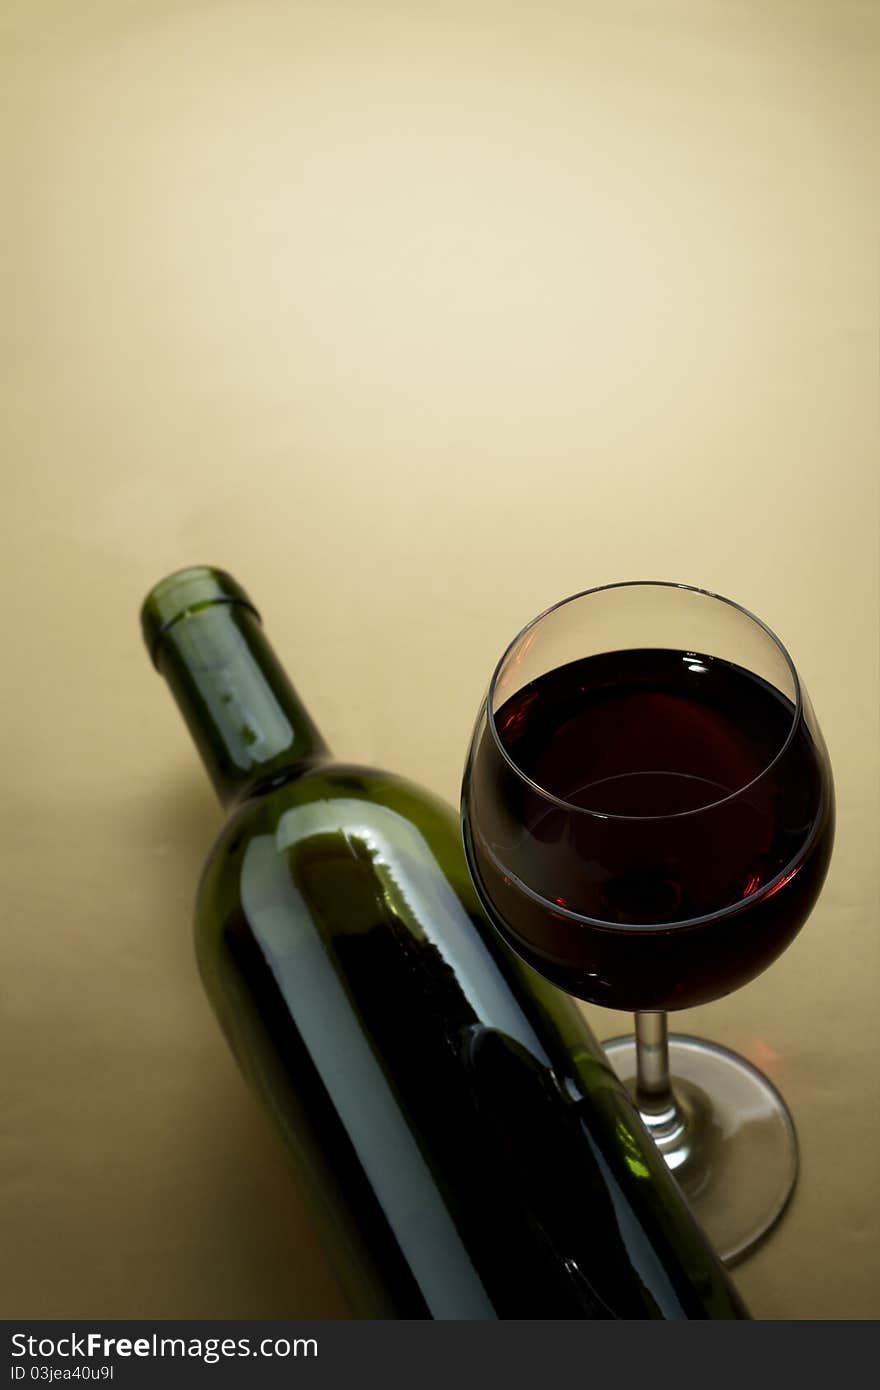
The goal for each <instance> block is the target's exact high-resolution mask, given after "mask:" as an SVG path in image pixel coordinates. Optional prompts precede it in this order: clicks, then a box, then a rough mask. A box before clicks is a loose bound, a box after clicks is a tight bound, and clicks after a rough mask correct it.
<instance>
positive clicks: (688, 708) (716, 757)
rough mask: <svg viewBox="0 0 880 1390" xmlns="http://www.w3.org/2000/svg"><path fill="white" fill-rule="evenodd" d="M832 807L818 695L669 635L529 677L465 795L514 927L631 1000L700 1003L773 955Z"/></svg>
mask: <svg viewBox="0 0 880 1390" xmlns="http://www.w3.org/2000/svg"><path fill="white" fill-rule="evenodd" d="M511 764H512V765H514V766H511ZM514 767H515V768H516V769H518V770H519V773H520V774H524V775H525V776H524V777H523V776H522V775H518V774H517V772H515V771H514ZM526 779H528V780H526ZM833 824H834V808H833V792H832V787H831V780H830V776H829V773H828V765H827V757H826V755H825V754H824V750H823V749H821V748H820V747H819V746H817V743H816V742H815V740H814V738H813V735H812V734H811V733H810V731H809V729H808V727H807V723H806V721H805V719H804V718H803V711H799V710H796V709H795V707H794V705H793V704H792V702H791V701H790V700H788V699H787V698H786V697H785V696H784V695H782V694H781V693H780V692H779V691H778V690H777V689H775V687H773V686H771V685H769V684H768V683H767V682H766V681H764V680H762V679H761V678H759V677H758V676H756V675H753V674H751V673H750V672H748V671H746V670H744V669H743V668H741V667H739V666H735V665H733V664H731V663H730V662H727V661H722V660H719V659H717V658H711V657H705V656H697V655H695V654H694V653H684V652H676V651H666V650H635V651H619V652H610V653H603V654H602V655H598V656H589V657H585V658H583V659H581V660H579V661H575V662H572V663H570V664H569V665H566V666H562V667H559V668H558V669H556V670H552V671H549V672H548V673H546V674H545V675H542V676H540V677H539V678H538V679H536V680H534V681H532V682H530V683H529V684H528V685H526V686H524V687H523V688H522V689H521V690H519V691H517V693H516V694H515V695H513V696H511V698H510V699H509V700H507V702H506V703H505V704H504V705H503V706H502V707H501V708H500V709H499V710H498V711H497V712H496V714H495V729H494V736H493V731H492V730H490V729H489V727H488V725H485V726H484V729H483V733H482V738H481V740H480V743H479V747H478V748H477V751H476V756H475V758H474V765H473V772H472V777H471V781H470V785H469V786H467V787H466V791H465V801H464V825H465V837H466V842H467V845H468V850H469V857H470V860H471V865H472V869H473V871H474V875H475V879H476V881H477V884H478V887H479V889H480V893H481V896H482V897H483V899H484V904H485V906H487V908H488V909H489V911H490V912H491V915H492V917H493V920H494V921H495V924H496V926H497V927H498V928H499V929H500V930H501V932H502V934H503V935H504V936H505V937H506V938H507V940H508V942H509V943H510V944H511V945H512V946H514V947H515V949H516V950H517V951H518V952H519V953H520V954H521V955H522V956H523V957H524V958H525V959H526V960H527V961H529V962H530V963H531V964H532V965H534V966H535V967H536V968H537V969H538V970H540V971H541V972H542V973H543V974H545V975H546V976H548V977H549V978H550V979H552V980H554V981H555V982H556V983H557V984H559V985H561V986H562V987H563V988H565V989H566V990H568V991H569V992H571V993H573V994H575V995H578V996H579V997H580V998H583V999H587V1000H590V1001H592V1002H593V1003H597V1004H604V1005H607V1006H608V1007H611V1008H626V1009H661V1008H662V1009H680V1008H688V1007H690V1006H692V1005H694V1004H700V1003H704V1002H706V1001H707V1000H709V999H714V998H718V997H720V996H721V995H723V994H727V993H729V992H730V991H732V990H734V989H737V988H738V987H739V986H740V985H742V984H744V983H746V982H747V981H748V980H750V979H752V978H753V977H754V976H755V975H757V974H759V973H760V972H761V971H762V970H764V969H765V968H766V967H767V966H768V965H769V964H770V963H771V961H773V960H774V959H775V958H776V957H777V956H778V955H779V954H780V952H781V951H783V950H784V949H785V947H786V946H787V945H788V944H789V943H790V941H791V940H792V938H793V937H794V935H795V934H796V932H797V931H798V930H799V928H800V927H801V925H802V924H803V922H804V921H805V919H806V917H807V915H808V914H809V911H810V909H811V908H812V906H813V903H814V902H815V899H816V896H817V894H818V892H819V889H820V887H821V885H822V881H823V879H824V877H825V872H826V869H827V867H828V861H829V858H830V854H831V844H832V838H833ZM584 918H586V919H589V920H587V921H584V920H583V919H584Z"/></svg>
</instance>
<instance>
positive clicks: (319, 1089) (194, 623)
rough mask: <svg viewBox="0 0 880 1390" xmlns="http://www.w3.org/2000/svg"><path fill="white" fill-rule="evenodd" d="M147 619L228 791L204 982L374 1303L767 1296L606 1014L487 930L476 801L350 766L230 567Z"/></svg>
mask: <svg viewBox="0 0 880 1390" xmlns="http://www.w3.org/2000/svg"><path fill="white" fill-rule="evenodd" d="M142 623H143V631H144V636H145V639H146V642H147V646H148V648H149V650H150V653H151V655H152V657H153V660H154V662H155V664H156V666H157V667H158V669H159V670H160V672H161V673H162V675H163V676H164V677H165V679H166V680H167V681H168V684H169V685H170V687H171V690H172V693H173V695H174V697H175V699H176V701H177V703H178V705H179V706H180V709H181V711H182V713H183V716H184V718H185V719H186V721H187V724H188V725H189V728H190V730H191V732H192V735H193V738H194V739H195V742H196V744H197V746H198V748H199V751H200V753H201V755H202V758H203V760H204V762H205V764H206V767H207V769H208V772H209V774H210V776H211V778H212V780H213V782H214V785H215V787H216V789H217V792H218V794H219V796H220V798H221V801H222V802H223V804H224V806H225V807H226V809H227V813H228V817H227V820H226V823H225V825H224V827H223V830H222V832H221V834H220V837H219V839H218V840H217V843H216V845H215V846H214V849H213V851H212V853H211V855H210V858H209V860H208V863H207V865H206V868H205V871H204V874H203V877H202V881H201V885H200V888H199V892H198V901H197V910H196V950H197V957H198V963H199V968H200V971H201V975H202V979H203V981H204V984H205V988H206V990H207V992H208V995H209V997H210V1000H211V1003H212V1005H213V1007H214V1009H215V1010H216V1012H217V1015H218V1017H219V1019H220V1022H221V1024H222V1026H223V1028H224V1030H225V1032H226V1035H227V1038H228V1040H229V1042H230V1044H231V1046H232V1048H233V1050H234V1052H235V1055H236V1057H237V1059H238V1061H239V1063H240V1065H241V1068H242V1070H243V1071H244V1073H245V1075H246V1077H247V1078H248V1080H249V1081H250V1082H251V1084H252V1085H253V1087H254V1088H255V1090H256V1091H257V1093H258V1094H259V1095H260V1097H261V1098H262V1099H263V1101H264V1102H265V1104H266V1106H267V1107H268V1109H269V1111H270V1112H271V1115H272V1116H273V1118H274V1121H275V1124H276V1126H277V1128H278V1131H279V1132H280V1134H281V1136H282V1139H283V1141H284V1143H285V1145H286V1147H287V1149H288V1151H289V1154H290V1156H291V1158H292V1161H293V1163H294V1165H295V1168H296V1172H297V1175H298V1179H299V1181H300V1182H301V1184H302V1185H303V1187H304V1189H305V1193H306V1196H307V1198H308V1200H309V1202H310V1203H311V1205H312V1208H313V1210H314V1212H315V1214H316V1217H317V1221H318V1224H319V1227H320V1229H321V1230H322V1231H323V1233H324V1236H325V1240H326V1244H327V1248H328V1253H329V1254H330V1256H331V1258H332V1259H333V1260H334V1263H335V1267H336V1269H337V1272H338V1275H339V1278H340V1281H341V1282H342V1284H343V1286H344V1287H345V1289H346V1290H347V1293H348V1296H349V1299H350V1301H351V1304H352V1308H353V1310H354V1312H355V1315H356V1316H359V1317H367V1318H426V1317H427V1318H467V1319H476V1318H478V1319H486V1318H576V1319H580V1318H741V1317H746V1316H748V1315H747V1313H746V1312H745V1310H744V1308H743V1305H742V1303H741V1301H740V1299H739V1297H738V1295H737V1293H736V1291H735V1289H734V1287H733V1285H732V1283H731V1282H730V1280H729V1278H728V1276H727V1274H726V1273H725V1271H724V1269H723V1268H722V1266H721V1265H720V1263H719V1262H718V1260H717V1259H716V1258H715V1256H714V1254H713V1253H712V1251H711V1250H710V1248H709V1246H708V1244H707V1242H706V1240H705V1237H704V1236H703V1234H702V1232H701V1231H700V1229H699V1228H698V1226H697V1225H696V1223H695V1222H694V1220H693V1218H692V1216H691V1214H690V1212H689V1210H688V1208H687V1206H686V1204H685V1202H684V1200H683V1198H682V1197H681V1196H680V1194H679V1191H678V1188H677V1187H676V1185H675V1183H674V1181H673V1179H672V1178H671V1176H670V1175H669V1173H668V1171H667V1169H666V1167H665V1165H664V1163H663V1160H662V1159H661V1158H660V1156H659V1154H658V1152H657V1151H656V1149H655V1148H654V1146H653V1144H652V1142H651V1140H650V1139H649V1137H648V1135H647V1133H646V1131H645V1130H644V1128H643V1127H642V1124H641V1121H640V1120H639V1118H638V1115H637V1113H636V1111H635V1108H634V1106H633V1103H632V1101H631V1100H630V1098H629V1095H628V1094H627V1092H626V1091H625V1090H624V1088H623V1087H622V1086H621V1085H620V1083H619V1082H618V1081H617V1080H616V1078H615V1077H614V1075H613V1073H612V1072H611V1070H610V1068H609V1066H608V1065H607V1063H606V1061H605V1059H604V1055H603V1053H602V1050H601V1048H600V1047H599V1045H598V1044H597V1043H596V1041H595V1039H594V1038H593V1036H592V1034H591V1033H590V1031H589V1029H588V1027H587V1025H586V1023H585V1022H584V1020H583V1018H582V1016H581V1014H580V1013H579V1012H578V1010H577V1009H576V1007H575V1006H574V1005H573V1004H572V1003H571V1001H570V1000H568V999H567V998H566V997H565V996H564V995H563V994H562V993H560V992H559V991H558V990H556V989H555V988H554V987H553V986H552V985H549V984H547V983H546V982H544V981H543V980H542V979H540V978H539V976H538V975H537V974H535V973H534V972H533V971H531V970H530V969H529V967H527V966H526V965H524V964H523V963H522V962H520V961H519V960H518V959H516V958H515V957H514V956H513V954H512V953H511V952H510V951H509V950H508V949H507V948H506V947H505V946H504V945H503V944H502V943H501V942H500V941H499V940H498V939H497V937H496V935H495V933H494V932H493V930H492V928H491V927H490V926H489V925H488V923H487V921H486V919H485V917H484V916H483V913H482V910H481V908H480V907H479V905H478V903H477V900H476V897H475V894H474V892H473V889H472V887H471V883H470V879H469V876H468V872H467V867H466V864H465V860H464V853H463V850H462V847H461V839H460V832H459V826H458V820H457V817H456V816H455V815H454V813H453V812H452V811H451V810H450V808H449V807H447V806H446V805H445V804H444V803H442V802H440V801H438V800H437V799H436V798H435V797H433V796H431V795H430V794H428V793H427V792H425V791H424V790H422V789H421V788H419V787H417V786H415V785H413V784H412V783H410V782H408V781H406V780H404V779H403V778H400V777H396V776H393V775H391V774H390V773H386V772H378V771H374V770H372V769H369V768H365V767H359V766H354V765H348V764H340V763H336V762H333V761H332V759H331V757H330V754H329V752H328V749H327V747H326V745H325V743H324V742H323V740H322V738H321V736H320V734H319V733H318V730H317V728H316V726H315V725H314V723H313V722H312V720H311V718H310V717H309V715H308V714H307V712H306V710H305V708H304V707H303V705H302V703H301V702H300V700H299V698H298V696H297V695H296V693H295V691H294V689H293V687H292V686H291V684H290V682H289V681H288V679H287V677H286V676H285V674H284V672H283V670H282V668H281V666H280V665H279V663H278V661H277V659H276V657H275V656H274V654H273V652H272V650H271V648H270V646H269V644H268V642H267V641H266V638H265V636H264V635H263V631H262V628H261V625H260V621H259V618H258V615H257V612H256V610H255V608H254V606H253V604H252V603H251V601H250V599H249V598H248V597H247V595H246V594H245V593H244V591H243V590H242V589H241V587H240V586H239V585H238V584H237V583H236V582H235V581H234V580H233V579H232V578H231V577H230V576H229V575H227V574H225V573H223V572H222V571H220V570H216V569H210V568H207V567H197V568H193V569H187V570H182V571H180V572H179V573H177V574H173V575H171V576H170V577H169V578H167V579H165V580H163V581H162V582H161V583H160V584H158V585H157V586H156V588H154V589H153V590H152V592H151V593H150V595H149V596H148V598H147V600H146V602H145V603H144V607H143V610H142Z"/></svg>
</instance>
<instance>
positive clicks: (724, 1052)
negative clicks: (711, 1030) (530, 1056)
mask: <svg viewBox="0 0 880 1390" xmlns="http://www.w3.org/2000/svg"><path fill="white" fill-rule="evenodd" d="M604 1048H605V1052H606V1054H607V1056H608V1060H609V1061H610V1063H611V1065H612V1066H613V1068H614V1070H615V1071H616V1072H617V1075H618V1076H619V1077H620V1079H621V1081H623V1082H624V1083H625V1085H626V1086H627V1087H628V1089H629V1090H630V1091H631V1092H632V1094H633V1096H634V1097H635V1094H636V1046H635V1038H633V1037H627V1038H612V1039H611V1040H610V1041H609V1042H606V1043H605V1044H604ZM669 1069H670V1073H671V1076H672V1089H673V1091H674V1093H675V1097H676V1100H677V1102H678V1107H677V1110H673V1109H671V1108H669V1107H666V1108H665V1109H654V1110H653V1111H652V1110H649V1109H647V1108H643V1107H642V1106H641V1105H640V1107H639V1108H640V1113H641V1116H642V1119H643V1120H644V1122H645V1124H646V1125H647V1126H648V1129H649V1131H650V1132H651V1134H652V1135H653V1137H654V1139H655V1141H656V1143H657V1145H658V1147H659V1149H660V1150H661V1152H662V1153H663V1156H664V1158H665V1159H666V1162H667V1163H668V1165H669V1167H670V1168H671V1170H672V1171H673V1172H674V1174H675V1176H676V1178H677V1180H678V1183H679V1186H680V1187H681V1189H682V1191H683V1192H684V1194H685V1196H686V1197H687V1199H688V1202H689V1204H690V1207H691V1209H692V1211H693V1212H694V1215H695V1216H696V1218H697V1220H698V1221H699V1222H700V1225H701V1226H702V1227H703V1230H704V1231H705V1232H706V1234H707V1236H708V1237H709V1240H710V1241H711V1242H712V1245H713V1246H714V1248H715V1250H716V1252H717V1253H718V1255H719V1256H720V1258H721V1259H722V1260H723V1261H724V1263H725V1264H726V1265H732V1264H735V1263H736V1262H737V1261H738V1260H741V1259H743V1257H744V1256H745V1255H747V1254H748V1253H749V1252H750V1251H751V1250H753V1249H754V1248H755V1246H756V1245H757V1244H758V1243H759V1241H761V1240H763V1238H764V1237H765V1236H766V1235H767V1233H768V1232H769V1231H771V1230H772V1229H773V1227H774V1226H775V1225H776V1223H777V1221H778V1220H779V1218H780V1217H781V1216H782V1213H783V1212H784V1211H785V1208H786V1206H787V1205H788V1202H789V1199H790V1197H791V1194H792V1193H793V1191H794V1187H795V1183H796V1182H797V1173H798V1145H797V1136H796V1134H795V1129H794V1124H793V1122H792V1119H791V1116H790V1114H789V1113H788V1110H787V1108H786V1105H785V1102H784V1101H783V1099H782V1097H781V1096H780V1094H779V1092H778V1091H777V1090H776V1087H775V1086H773V1085H772V1083H771V1082H770V1081H768V1080H767V1078H766V1076H764V1075H763V1074H762V1073H761V1072H759V1071H758V1070H757V1068H755V1067H753V1066H752V1064H751V1063H750V1062H747V1061H746V1060H745V1058H744V1057H739V1056H737V1054H736V1053H735V1052H730V1051H728V1049H727V1048H726V1047H719V1046H718V1045H717V1044H716V1043H709V1042H703V1041H702V1040H701V1039H699V1038H689V1037H685V1036H684V1035H682V1034H680V1033H679V1034H676V1033H672V1034H670V1036H669Z"/></svg>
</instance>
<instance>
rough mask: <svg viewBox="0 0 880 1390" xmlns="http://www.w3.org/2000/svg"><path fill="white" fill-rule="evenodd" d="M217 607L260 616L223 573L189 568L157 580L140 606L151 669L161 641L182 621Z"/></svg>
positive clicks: (211, 569) (194, 566) (224, 572)
mask: <svg viewBox="0 0 880 1390" xmlns="http://www.w3.org/2000/svg"><path fill="white" fill-rule="evenodd" d="M216 603H237V604H241V605H242V607H244V608H248V609H250V611H251V612H252V613H253V614H254V616H255V617H256V618H257V620H258V621H259V620H260V615H259V613H258V611H257V609H256V608H255V607H254V605H253V603H252V602H251V600H250V598H249V597H248V595H247V594H246V593H245V591H244V589H243V588H242V587H241V585H240V584H239V583H238V582H237V580H235V579H233V578H232V575H231V574H227V573H226V571H225V570H221V569H215V568H214V566H213V565H190V566H188V567H187V568H186V569H181V570H176V571H175V572H174V573H173V574H169V575H167V576H166V577H165V578H164V579H160V581H159V583H158V584H156V585H155V586H154V587H153V588H152V589H151V590H150V592H149V593H148V594H147V597H146V598H145V599H144V602H143V604H142V606H141V631H142V632H143V636H144V642H145V643H146V646H147V650H148V652H149V653H150V658H151V660H152V662H153V665H154V666H156V667H158V662H157V657H158V653H159V648H160V646H161V643H162V638H163V637H164V636H165V634H166V633H167V632H168V631H169V630H170V629H171V628H172V627H174V625H175V623H178V622H180V621H181V619H183V618H188V617H191V616H192V614H193V613H197V612H198V611H199V609H201V608H207V607H209V606H210V605H211V604H216Z"/></svg>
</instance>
